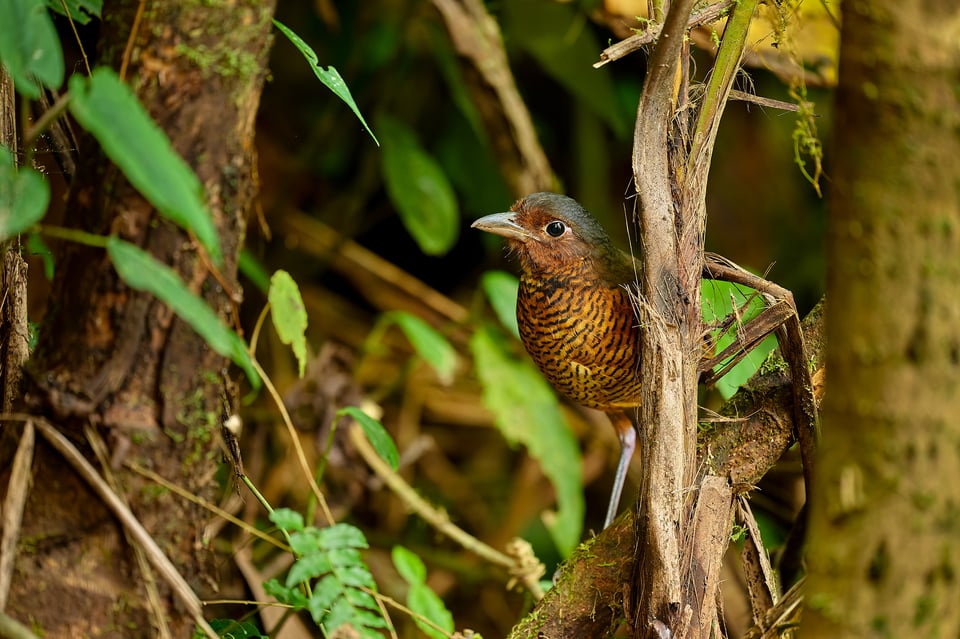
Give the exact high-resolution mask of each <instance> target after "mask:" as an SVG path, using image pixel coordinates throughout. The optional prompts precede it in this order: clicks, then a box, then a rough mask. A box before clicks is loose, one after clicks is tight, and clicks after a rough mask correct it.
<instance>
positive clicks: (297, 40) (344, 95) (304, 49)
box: [273, 20, 380, 146]
mask: <svg viewBox="0 0 960 639" xmlns="http://www.w3.org/2000/svg"><path fill="white" fill-rule="evenodd" d="M273 26H275V27H276V28H277V29H279V30H280V32H281V33H282V34H283V35H285V36H287V39H288V40H290V42H291V43H293V46H295V47H296V48H297V49H298V50H299V51H300V53H301V54H302V55H303V57H304V58H306V59H307V62H309V63H310V68H311V69H313V72H314V74H315V75H316V76H317V78H318V79H319V80H320V81H321V82H323V84H324V85H325V86H326V87H327V88H328V89H330V90H331V91H333V92H334V93H335V94H336V95H337V97H339V98H340V99H341V100H343V101H344V102H346V103H347V106H349V107H350V109H351V110H352V111H353V112H354V114H355V115H356V116H357V118H359V120H360V122H361V123H362V124H363V127H364V128H365V129H366V130H367V133H369V134H370V137H371V138H373V141H374V142H376V143H377V146H379V145H380V141H379V140H377V136H375V135H374V134H373V131H371V130H370V127H369V126H368V125H367V121H366V120H364V119H363V115H361V114H360V108H359V107H358V106H357V103H356V102H355V101H354V99H353V95H352V94H351V93H350V89H349V88H348V87H347V83H346V82H344V81H343V78H342V77H340V73H339V72H338V71H337V70H336V69H334V68H333V67H327V68H326V69H324V68H323V67H321V66H320V60H319V59H318V58H317V54H316V53H315V52H314V50H313V49H312V48H310V45H309V44H307V43H306V42H304V41H303V39H302V38H301V37H300V36H298V35H297V34H296V33H294V32H293V31H291V30H290V29H289V28H287V26H286V25H284V24H282V23H281V22H279V21H278V20H274V21H273Z"/></svg>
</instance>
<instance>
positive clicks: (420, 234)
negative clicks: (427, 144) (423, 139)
mask: <svg viewBox="0 0 960 639" xmlns="http://www.w3.org/2000/svg"><path fill="white" fill-rule="evenodd" d="M377 126H378V128H379V129H380V134H381V135H382V136H383V177H384V180H385V182H386V187H387V194H388V195H389V196H390V201H391V202H393V205H394V206H395V207H396V209H397V212H398V213H399V214H400V219H401V220H402V221H403V225H404V226H405V227H406V229H407V231H409V233H410V235H411V236H412V237H413V239H414V240H416V242H417V245H418V246H419V247H420V250H421V251H423V252H424V253H426V254H427V255H443V254H444V253H446V252H447V251H449V250H450V248H451V247H452V246H453V245H454V243H455V242H456V241H457V235H458V234H459V231H460V214H459V211H458V209H457V199H456V196H455V195H454V193H453V187H452V186H450V182H449V180H448V179H447V176H446V174H445V173H444V171H443V169H442V168H441V167H440V165H439V164H438V163H437V161H436V160H434V159H433V158H432V157H431V156H430V155H429V154H428V153H427V152H426V151H425V150H424V149H423V148H422V147H421V146H420V143H419V142H418V141H417V138H416V136H415V135H414V133H413V131H411V130H410V129H409V128H408V127H407V126H406V125H405V124H403V123H402V122H400V121H398V120H394V119H392V118H387V117H384V118H381V119H380V120H379V121H378V123H377Z"/></svg>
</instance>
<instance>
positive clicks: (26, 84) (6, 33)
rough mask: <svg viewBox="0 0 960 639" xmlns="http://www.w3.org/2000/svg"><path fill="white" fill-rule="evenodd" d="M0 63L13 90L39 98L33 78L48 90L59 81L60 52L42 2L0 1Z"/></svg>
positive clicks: (29, 96)
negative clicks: (11, 79) (12, 85)
mask: <svg viewBox="0 0 960 639" xmlns="http://www.w3.org/2000/svg"><path fill="white" fill-rule="evenodd" d="M0 63H2V64H3V66H4V67H6V69H7V72H8V73H9V74H10V76H11V77H13V83H14V86H16V89H17V91H19V92H20V93H22V94H23V95H25V96H27V97H28V98H34V99H35V98H39V97H40V87H38V86H37V84H36V82H35V81H34V78H36V79H37V80H39V81H40V82H41V84H43V85H44V86H46V87H49V88H51V89H57V88H59V87H60V85H61V84H62V83H63V51H62V50H61V48H60V39H59V38H58V37H57V31H56V29H54V27H53V20H51V19H50V14H49V13H47V8H46V7H45V6H44V4H43V3H42V2H37V1H36V0H0Z"/></svg>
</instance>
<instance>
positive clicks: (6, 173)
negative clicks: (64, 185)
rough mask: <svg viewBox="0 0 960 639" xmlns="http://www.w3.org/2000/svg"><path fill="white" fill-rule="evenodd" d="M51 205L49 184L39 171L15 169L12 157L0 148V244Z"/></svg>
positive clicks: (43, 212)
mask: <svg viewBox="0 0 960 639" xmlns="http://www.w3.org/2000/svg"><path fill="white" fill-rule="evenodd" d="M49 203H50V185H49V184H48V183H47V181H46V179H44V177H43V175H41V174H40V173H39V172H37V171H35V170H33V169H31V168H29V167H20V168H19V169H18V168H17V166H16V164H15V163H14V161H13V154H12V153H11V152H10V150H9V149H7V148H6V147H3V146H0V241H2V240H5V239H7V238H9V237H13V236H14V235H16V234H17V233H22V232H23V231H25V230H27V229H28V228H30V227H31V226H33V225H34V224H35V223H36V222H38V221H39V220H41V219H42V218H43V216H44V214H45V213H46V212H47V205H48V204H49Z"/></svg>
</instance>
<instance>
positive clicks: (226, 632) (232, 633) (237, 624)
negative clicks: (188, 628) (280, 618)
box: [193, 619, 270, 639]
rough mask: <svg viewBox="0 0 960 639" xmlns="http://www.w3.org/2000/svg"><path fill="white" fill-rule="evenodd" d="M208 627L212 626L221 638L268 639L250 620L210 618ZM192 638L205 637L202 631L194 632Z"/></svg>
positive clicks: (199, 638)
mask: <svg viewBox="0 0 960 639" xmlns="http://www.w3.org/2000/svg"><path fill="white" fill-rule="evenodd" d="M210 627H211V628H213V629H214V630H215V631H216V633H217V634H218V635H219V636H220V638H221V639H270V638H269V637H268V636H267V635H265V634H263V633H262V632H260V629H259V628H257V625H256V624H254V623H252V622H250V621H236V620H234V619H212V620H210ZM193 636H194V638H196V639H205V638H206V636H207V635H206V634H205V633H204V632H202V631H201V632H195V633H194V635H193Z"/></svg>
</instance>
